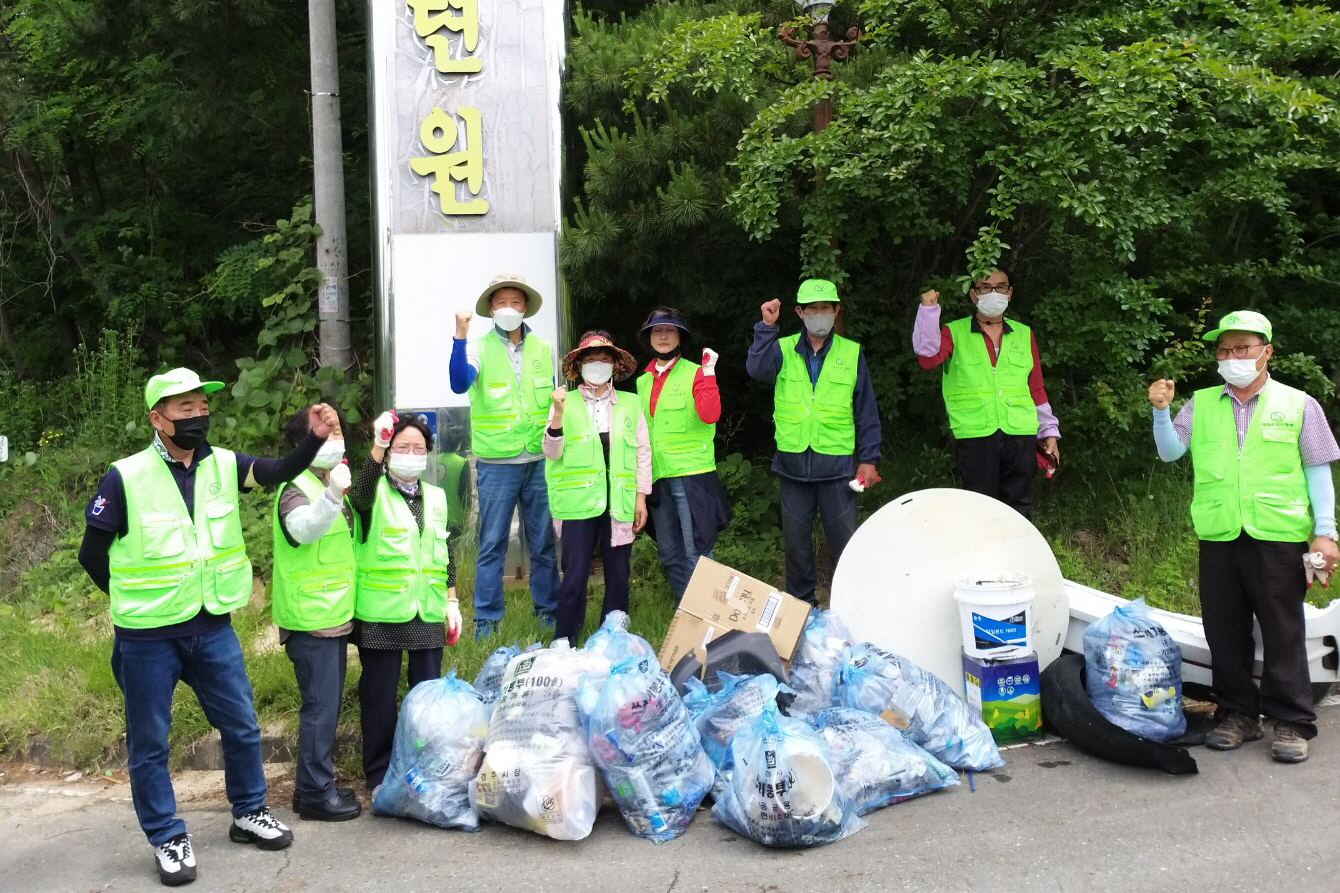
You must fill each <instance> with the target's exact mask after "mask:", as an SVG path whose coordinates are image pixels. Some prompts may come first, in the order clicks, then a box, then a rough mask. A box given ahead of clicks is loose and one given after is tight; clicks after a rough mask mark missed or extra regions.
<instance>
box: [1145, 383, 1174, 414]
mask: <svg viewBox="0 0 1340 893" xmlns="http://www.w3.org/2000/svg"><path fill="white" fill-rule="evenodd" d="M1172 399H1173V382H1172V379H1171V378H1161V379H1159V380H1158V381H1156V382H1154V383H1153V384H1151V385H1150V386H1149V402H1150V403H1152V404H1154V408H1155V409H1167V408H1168V404H1170V403H1172Z"/></svg>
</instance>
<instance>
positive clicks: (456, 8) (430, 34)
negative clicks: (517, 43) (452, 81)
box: [406, 0, 480, 74]
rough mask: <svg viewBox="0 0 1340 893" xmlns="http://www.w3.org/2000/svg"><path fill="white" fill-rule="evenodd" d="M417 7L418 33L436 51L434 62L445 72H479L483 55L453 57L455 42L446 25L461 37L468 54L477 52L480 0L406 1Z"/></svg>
mask: <svg viewBox="0 0 1340 893" xmlns="http://www.w3.org/2000/svg"><path fill="white" fill-rule="evenodd" d="M406 2H407V3H408V4H409V6H410V8H411V9H413V10H414V33H415V34H417V35H419V36H420V37H422V38H423V39H424V43H426V44H428V46H429V47H430V48H431V49H432V51H433V63H434V64H435V65H436V66H437V70H438V71H440V72H442V73H443V74H477V73H478V72H479V70H480V61H479V57H477V56H474V55H468V56H465V57H464V58H461V59H453V58H451V43H450V40H449V39H448V38H447V36H446V35H445V34H438V33H437V32H438V31H441V30H442V29H443V28H445V29H446V30H448V31H454V32H455V33H457V34H459V35H460V36H461V46H462V48H463V49H464V50H465V53H468V54H473V53H474V51H475V46H477V45H478V43H479V0H406Z"/></svg>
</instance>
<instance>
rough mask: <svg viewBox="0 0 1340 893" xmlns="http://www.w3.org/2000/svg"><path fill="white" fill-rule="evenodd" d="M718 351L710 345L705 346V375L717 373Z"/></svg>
mask: <svg viewBox="0 0 1340 893" xmlns="http://www.w3.org/2000/svg"><path fill="white" fill-rule="evenodd" d="M717 356H718V355H717V352H716V351H715V350H712V349H711V348H710V347H704V348H703V375H716V374H717Z"/></svg>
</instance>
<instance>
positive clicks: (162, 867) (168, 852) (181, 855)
mask: <svg viewBox="0 0 1340 893" xmlns="http://www.w3.org/2000/svg"><path fill="white" fill-rule="evenodd" d="M154 861H155V862H157V863H158V879H159V880H160V881H162V882H163V884H165V885H166V886H168V887H177V886H180V885H181V884H189V883H190V882H191V881H193V880H195V852H194V851H193V850H192V849H191V835H189V834H187V833H186V832H185V831H183V832H181V833H180V834H178V835H176V836H175V837H173V838H172V839H171V840H168V841H165V842H163V843H160V844H159V845H158V846H156V847H154Z"/></svg>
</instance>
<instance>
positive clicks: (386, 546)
mask: <svg viewBox="0 0 1340 893" xmlns="http://www.w3.org/2000/svg"><path fill="white" fill-rule="evenodd" d="M372 535H373V536H375V537H376V538H377V557H378V558H384V559H392V558H403V557H405V556H407V555H410V554H412V553H413V551H414V547H413V545H412V544H411V543H410V530H409V528H408V527H379V528H377V529H376V530H374V531H372Z"/></svg>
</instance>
